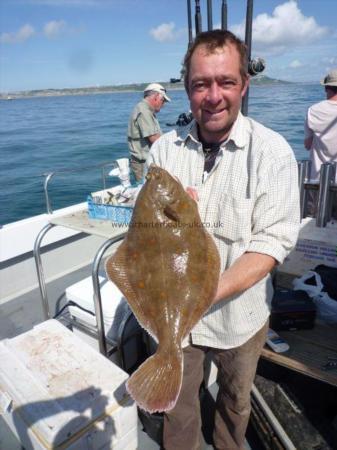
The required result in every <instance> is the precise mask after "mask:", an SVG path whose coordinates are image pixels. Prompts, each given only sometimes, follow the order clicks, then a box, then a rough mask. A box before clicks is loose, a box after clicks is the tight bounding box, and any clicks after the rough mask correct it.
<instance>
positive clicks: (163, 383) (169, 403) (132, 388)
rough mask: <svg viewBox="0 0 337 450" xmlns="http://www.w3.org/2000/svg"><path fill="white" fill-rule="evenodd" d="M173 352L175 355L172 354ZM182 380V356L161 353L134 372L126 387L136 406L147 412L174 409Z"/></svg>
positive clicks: (179, 354) (180, 351)
mask: <svg viewBox="0 0 337 450" xmlns="http://www.w3.org/2000/svg"><path fill="white" fill-rule="evenodd" d="M172 353H174V354H172ZM182 378H183V353H182V350H181V349H178V352H170V353H169V354H168V353H167V352H164V351H160V350H159V348H158V350H157V352H156V353H155V354H154V355H153V356H150V358H148V359H147V360H146V361H145V362H144V363H143V364H142V365H141V366H140V367H139V368H138V369H137V370H136V372H134V373H133V374H132V375H131V377H130V378H129V380H128V381H127V383H126V388H127V390H128V392H129V393H130V395H131V397H132V398H133V399H134V400H135V401H136V403H137V404H138V406H139V407H140V408H142V409H144V410H145V411H148V412H149V413H151V414H152V413H154V412H162V411H169V410H171V409H172V408H174V406H175V404H176V402H177V399H178V396H179V393H180V389H181V384H182Z"/></svg>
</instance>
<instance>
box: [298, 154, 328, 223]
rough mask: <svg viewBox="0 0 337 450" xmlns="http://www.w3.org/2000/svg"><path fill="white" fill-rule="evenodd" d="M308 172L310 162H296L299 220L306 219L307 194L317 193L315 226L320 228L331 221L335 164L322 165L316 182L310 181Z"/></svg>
mask: <svg viewBox="0 0 337 450" xmlns="http://www.w3.org/2000/svg"><path fill="white" fill-rule="evenodd" d="M310 171H311V161H309V160H302V161H298V174H299V177H298V178H299V190H300V210H301V219H303V218H305V217H307V209H308V200H309V198H308V194H309V192H310V191H318V202H317V216H316V226H317V227H320V228H322V227H325V226H326V224H327V222H328V221H329V220H330V219H331V212H332V193H335V192H337V184H336V183H335V182H334V180H335V171H336V163H324V164H322V165H321V169H320V179H319V181H317V182H313V181H310Z"/></svg>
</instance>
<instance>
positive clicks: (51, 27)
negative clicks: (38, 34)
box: [43, 20, 66, 39]
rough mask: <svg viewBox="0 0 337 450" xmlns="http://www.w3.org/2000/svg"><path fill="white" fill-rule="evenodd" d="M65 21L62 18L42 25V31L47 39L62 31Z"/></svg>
mask: <svg viewBox="0 0 337 450" xmlns="http://www.w3.org/2000/svg"><path fill="white" fill-rule="evenodd" d="M65 26H66V23H65V21H64V20H52V21H51V22H48V23H46V24H45V26H44V27H43V33H44V35H45V36H46V37H47V38H48V39H53V38H55V37H56V36H58V35H59V34H60V33H61V32H62V31H64V29H65Z"/></svg>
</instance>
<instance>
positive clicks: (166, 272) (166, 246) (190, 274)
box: [106, 165, 220, 413]
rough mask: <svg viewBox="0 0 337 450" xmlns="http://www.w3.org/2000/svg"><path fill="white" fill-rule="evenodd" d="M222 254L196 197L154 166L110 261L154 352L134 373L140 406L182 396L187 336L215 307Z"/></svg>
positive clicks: (153, 408) (164, 407) (162, 407)
mask: <svg viewBox="0 0 337 450" xmlns="http://www.w3.org/2000/svg"><path fill="white" fill-rule="evenodd" d="M219 271H220V258H219V254H218V251H217V248H216V246H215V243H214V241H213V239H212V238H211V236H210V235H209V234H208V232H207V231H206V229H205V228H204V226H203V224H202V222H201V219H200V216H199V213H198V206H197V203H196V202H195V201H194V200H192V199H191V198H190V196H189V195H188V194H187V193H186V192H185V190H184V188H183V187H182V185H181V184H180V183H179V182H178V181H177V180H175V179H174V178H173V177H172V176H171V175H170V174H169V173H168V172H167V171H166V170H164V169H161V168H160V167H157V166H154V165H151V167H150V168H149V171H148V174H147V176H146V183H145V184H144V186H143V187H142V189H141V191H140V193H139V195H138V198H137V201H136V204H135V208H134V212H133V215H132V220H131V223H130V226H129V230H128V233H127V235H126V237H125V239H124V241H123V243H122V244H121V245H120V246H119V248H118V250H117V251H116V253H115V254H114V255H113V256H112V257H110V258H109V259H108V261H107V264H106V272H107V274H108V276H109V278H110V279H111V280H112V281H113V282H114V283H115V284H116V285H117V286H118V287H119V289H120V290H121V291H122V292H123V294H124V295H125V297H126V299H127V301H128V303H129V305H130V307H131V309H132V311H133V313H134V315H135V316H136V318H137V320H138V321H139V323H140V325H141V326H142V327H143V328H145V329H146V330H147V331H148V333H149V334H150V335H151V336H152V337H153V338H154V339H155V340H156V341H157V342H158V347H157V351H156V353H155V354H154V355H152V356H150V357H149V358H148V359H147V360H146V361H145V362H144V363H143V364H142V365H141V366H140V367H139V368H138V369H137V370H136V371H135V372H134V373H133V374H132V376H131V377H130V378H129V380H128V382H127V389H128V391H129V393H130V395H131V396H132V397H133V399H134V400H135V401H136V403H137V404H138V406H140V407H141V408H142V409H144V410H146V411H148V412H150V413H153V412H161V411H168V410H170V409H172V408H173V407H174V405H175V404H176V401H177V398H178V396H179V392H180V388H181V383H182V374H183V353H182V341H183V339H184V338H185V337H186V336H188V335H189V333H190V331H191V330H192V328H193V327H194V325H195V324H196V323H197V322H198V321H199V320H200V318H201V317H202V316H203V315H204V314H205V312H206V311H207V309H208V308H209V307H210V306H211V304H212V300H213V298H214V295H215V293H216V289H217V286H218V279H219Z"/></svg>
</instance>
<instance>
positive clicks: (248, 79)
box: [241, 74, 250, 98]
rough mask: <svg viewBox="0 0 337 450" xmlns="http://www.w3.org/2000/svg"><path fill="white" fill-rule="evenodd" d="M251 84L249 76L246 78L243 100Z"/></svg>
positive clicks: (242, 93)
mask: <svg viewBox="0 0 337 450" xmlns="http://www.w3.org/2000/svg"><path fill="white" fill-rule="evenodd" d="M249 83H250V76H249V75H248V74H247V78H246V80H245V82H244V84H243V87H242V91H241V97H242V98H243V97H244V96H245V94H246V92H247V89H248V86H249Z"/></svg>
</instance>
